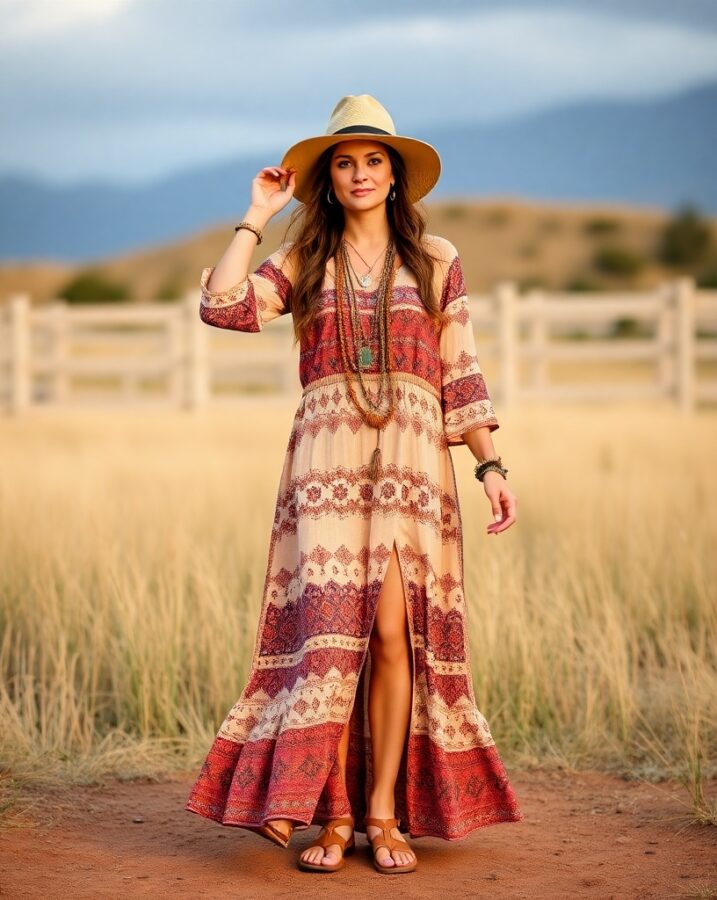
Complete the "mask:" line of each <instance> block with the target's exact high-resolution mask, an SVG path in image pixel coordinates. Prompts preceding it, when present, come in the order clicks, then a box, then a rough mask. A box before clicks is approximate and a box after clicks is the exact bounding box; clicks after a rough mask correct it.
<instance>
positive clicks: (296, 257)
mask: <svg viewBox="0 0 717 900" xmlns="http://www.w3.org/2000/svg"><path fill="white" fill-rule="evenodd" d="M381 143H382V146H383V147H385V148H386V150H387V151H388V155H389V158H390V160H391V166H392V169H393V176H394V178H393V180H394V187H395V191H396V198H395V200H388V201H387V202H386V214H387V216H388V224H389V228H390V231H391V234H392V236H393V240H394V243H395V245H396V250H397V252H398V253H399V254H400V256H401V259H402V260H403V263H404V264H405V265H406V267H407V268H408V269H410V271H411V272H412V273H413V275H414V277H415V279H416V283H417V285H418V293H419V296H420V297H421V300H422V302H423V305H424V307H425V309H426V312H427V313H428V315H429V316H430V318H431V319H432V320H433V322H434V327H437V328H438V327H439V326H440V325H442V324H443V321H444V318H445V315H444V313H442V312H441V309H440V298H439V297H438V295H437V291H436V287H435V280H434V272H435V269H434V261H435V260H436V259H437V258H438V257H435V256H433V255H432V254H431V253H430V252H429V249H428V247H427V244H426V242H424V241H423V235H424V232H425V230H426V219H425V216H424V215H423V213H422V212H421V211H420V210H419V209H418V208H417V207H416V206H414V205H413V204H412V203H411V202H409V200H408V198H407V195H406V167H405V164H404V162H403V157H402V156H401V155H400V153H398V151H396V150H394V148H393V147H390V146H388V145H387V144H383V142H381ZM333 149H334V147H333V146H331V147H327V148H326V150H324V151H323V153H322V154H321V156H320V157H319V159H318V161H317V163H316V165H315V166H314V170H313V175H312V178H311V182H310V199H309V200H308V202H307V203H304V204H301V205H300V206H298V207H297V208H296V209H295V210H294V212H293V213H292V215H291V218H290V220H289V225H288V226H287V232H289V231H290V230H291V229H292V228H293V227H294V225H297V228H298V231H297V235H296V237H295V238H294V239H293V246H292V247H291V250H290V252H289V257H290V258H291V262H292V269H293V271H294V273H295V276H294V278H293V289H292V292H291V313H292V318H293V323H294V340H295V342H299V341H301V340H302V338H305V337H307V336H308V333H309V329H310V327H311V322H312V320H313V318H314V315H315V313H316V311H317V309H318V300H319V293H320V291H321V288H322V286H323V281H324V273H325V269H326V263H327V262H328V260H329V259H331V258H332V257H333V256H334V254H335V253H336V252H337V250H338V249H339V244H340V241H341V236H342V234H343V231H344V212H343V206H342V205H341V204H340V203H337V202H336V201H334V203H333V204H331V203H329V202H328V200H327V197H326V194H327V191H328V188H329V187H330V186H331V176H330V167H331V158H332V154H333ZM297 223H298V224H297Z"/></svg>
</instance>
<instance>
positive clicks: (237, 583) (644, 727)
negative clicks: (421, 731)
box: [0, 399, 717, 820]
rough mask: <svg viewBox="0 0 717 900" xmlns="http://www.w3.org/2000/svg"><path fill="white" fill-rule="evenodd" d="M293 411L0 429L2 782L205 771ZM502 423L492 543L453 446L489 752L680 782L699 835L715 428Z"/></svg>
mask: <svg viewBox="0 0 717 900" xmlns="http://www.w3.org/2000/svg"><path fill="white" fill-rule="evenodd" d="M293 412H294V406H293V405H291V404H289V403H287V402H285V401H270V402H267V401H262V400H261V399H254V400H247V401H246V403H245V404H243V405H239V406H237V407H235V408H233V409H231V410H223V411H216V410H215V411H207V412H204V413H198V414H183V413H179V412H176V413H173V412H161V413H157V412H141V411H127V410H120V411H102V412H92V413H88V412H47V411H46V412H42V413H36V414H32V415H29V416H27V417H24V418H20V419H13V418H9V417H6V418H3V419H1V420H0V443H1V444H2V447H3V465H2V468H0V673H1V674H0V721H2V723H3V727H2V729H1V730H0V768H3V769H5V771H6V772H7V771H9V772H10V773H11V774H12V777H13V778H14V779H16V780H17V781H18V782H19V783H22V782H25V781H30V782H31V781H33V780H36V779H38V778H50V779H53V778H60V779H70V780H76V781H91V780H92V779H94V778H96V777H98V776H102V775H116V776H119V777H122V778H127V777H132V776H137V775H156V774H158V773H161V772H167V771H170V770H179V769H186V768H188V767H191V766H194V765H196V764H197V763H198V762H199V761H200V759H201V758H202V757H203V754H204V753H205V752H206V749H207V747H208V745H209V743H210V741H211V738H212V737H213V735H214V733H215V731H216V728H217V727H218V725H219V722H220V721H221V719H222V718H223V717H224V715H225V713H226V711H227V710H228V708H229V707H230V706H231V705H232V704H233V702H234V701H235V699H236V698H237V696H238V694H239V692H240V690H241V688H242V686H243V684H244V679H245V677H246V675H247V665H248V661H249V660H250V657H251V650H252V647H253V641H254V638H255V631H256V623H257V617H258V612H259V607H260V602H261V590H262V584H263V576H264V571H265V567H266V559H267V552H268V537H269V531H270V527H271V522H272V516H273V505H274V499H275V491H276V487H277V484H278V479H279V473H280V468H281V464H282V460H283V454H284V449H285V445H286V441H287V438H288V434H289V429H290V425H291V420H292V416H293ZM500 420H501V425H502V427H501V429H500V430H499V431H498V432H496V433H495V435H494V440H495V443H496V448H497V449H498V452H499V453H501V454H502V456H503V459H504V460H505V462H506V464H507V466H508V468H509V469H510V475H509V477H510V479H511V484H512V487H513V490H514V491H515V493H516V494H517V496H518V498H519V521H518V522H517V523H516V525H514V526H513V527H512V528H511V529H509V530H508V531H507V532H506V533H505V534H502V535H500V536H498V537H489V536H487V535H486V534H485V532H484V528H485V524H487V522H488V521H489V520H490V510H489V506H488V502H487V499H486V498H485V496H484V494H483V489H482V486H481V485H479V483H478V482H476V481H475V479H474V478H473V474H472V465H471V461H472V456H471V455H470V451H469V450H468V448H467V447H460V448H454V449H453V450H452V453H453V459H454V463H455V467H456V473H457V478H458V482H459V490H460V499H461V509H462V515H463V521H464V527H465V531H464V552H465V561H466V595H467V601H468V608H469V622H470V625H471V639H472V647H473V663H474V674H475V687H476V694H477V699H478V702H479V706H480V708H481V710H482V711H483V712H484V713H485V715H486V716H487V718H488V720H489V722H490V723H491V726H492V729H493V732H494V734H495V737H496V740H497V741H498V743H499V746H500V748H501V749H502V751H503V754H504V756H505V758H506V761H507V762H509V763H510V764H511V765H516V766H522V765H528V766H530V765H534V764H537V765H540V766H547V767H555V766H568V767H571V768H589V767H593V768H595V767H597V768H601V769H604V770H610V771H613V772H620V773H627V774H629V775H631V776H644V777H647V778H657V777H662V776H671V777H674V778H678V779H683V780H684V781H685V783H686V784H687V785H688V786H689V787H690V789H691V790H692V791H693V795H694V796H693V799H694V809H695V813H696V815H697V816H698V817H699V816H702V817H703V818H704V819H706V820H709V818H710V816H714V808H711V807H710V801H708V800H705V799H701V798H700V795H699V790H700V786H701V784H702V777H703V776H711V775H714V774H715V771H716V758H717V753H716V749H717V708H716V707H715V703H714V698H715V696H717V603H716V602H715V600H716V589H715V585H716V584H717V557H716V555H715V547H716V546H717V479H716V478H715V462H714V461H715V459H717V427H716V426H717V414H716V413H715V412H712V411H703V412H700V413H699V414H697V415H696V416H694V417H691V418H682V417H681V416H680V415H679V413H678V412H676V411H675V410H674V409H673V408H672V407H670V406H668V405H666V404H665V405H661V404H660V405H657V404H656V405H654V406H649V407H648V406H641V407H635V406H624V407H621V406H618V405H616V406H607V405H605V406H600V405H596V406H593V407H590V408H588V407H585V406H582V407H578V406H575V407H561V408H560V409H554V408H547V407H546V408H539V407H533V408H531V409H530V410H526V411H520V412H517V411H516V412H515V413H510V414H508V413H505V412H504V413H503V414H502V415H500ZM710 810H711V811H710Z"/></svg>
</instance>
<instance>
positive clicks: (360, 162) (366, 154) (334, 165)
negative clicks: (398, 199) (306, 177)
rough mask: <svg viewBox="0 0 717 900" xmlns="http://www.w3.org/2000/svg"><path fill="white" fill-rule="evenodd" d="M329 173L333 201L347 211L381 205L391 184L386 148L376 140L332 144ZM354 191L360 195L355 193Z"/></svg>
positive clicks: (391, 178)
mask: <svg viewBox="0 0 717 900" xmlns="http://www.w3.org/2000/svg"><path fill="white" fill-rule="evenodd" d="M330 172H331V183H332V184H333V188H334V193H335V194H336V200H337V201H338V202H339V203H341V204H342V206H345V207H347V208H348V209H355V210H365V209H372V208H373V207H374V206H378V205H379V204H381V203H385V202H386V197H387V196H388V193H389V191H390V190H391V184H392V183H393V170H392V168H391V160H390V159H389V156H388V151H387V149H386V145H385V144H381V143H379V142H378V141H371V140H358V139H357V140H355V141H341V143H339V144H336V145H335V146H334V148H333V154H332V156H331V167H330ZM357 190H360V191H361V193H355V191H357Z"/></svg>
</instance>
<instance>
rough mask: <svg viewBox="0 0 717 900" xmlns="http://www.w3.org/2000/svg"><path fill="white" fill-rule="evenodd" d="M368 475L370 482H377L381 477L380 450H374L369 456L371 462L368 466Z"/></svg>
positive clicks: (377, 448)
mask: <svg viewBox="0 0 717 900" xmlns="http://www.w3.org/2000/svg"><path fill="white" fill-rule="evenodd" d="M368 474H369V478H370V479H371V481H377V480H378V479H379V478H380V476H381V448H380V447H376V449H375V450H374V451H373V453H372V454H371V462H370V463H369V464H368Z"/></svg>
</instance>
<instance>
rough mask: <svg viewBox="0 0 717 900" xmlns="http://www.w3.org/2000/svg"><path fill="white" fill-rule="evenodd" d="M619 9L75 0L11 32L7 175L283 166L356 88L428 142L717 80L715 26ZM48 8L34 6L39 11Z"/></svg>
mask: <svg viewBox="0 0 717 900" xmlns="http://www.w3.org/2000/svg"><path fill="white" fill-rule="evenodd" d="M26 2H27V0H26ZM610 4H611V0H604V2H603V3H602V4H601V6H600V9H599V11H596V10H595V9H594V7H590V8H588V7H586V6H585V5H584V4H583V3H582V2H580V0H576V2H575V3H571V5H570V8H566V6H565V4H561V3H553V4H551V5H550V6H549V7H546V6H542V7H541V6H539V4H538V3H537V2H530V3H525V2H524V3H523V4H521V5H516V4H515V3H509V2H507V0H506V2H505V3H502V4H500V5H496V4H495V3H482V4H467V3H465V2H462V0H446V2H445V3H443V4H442V6H441V12H440V15H438V14H436V13H435V12H433V10H435V5H434V4H431V6H430V7H429V6H428V4H427V3H425V2H423V0H416V2H412V3H411V4H410V6H409V4H407V3H406V4H404V3H401V2H399V3H391V4H386V3H385V2H383V3H381V4H378V3H377V0H365V3H363V4H361V5H360V6H359V5H355V4H346V5H345V6H344V5H339V4H336V3H334V4H324V3H323V2H316V3H313V4H304V5H303V6H302V7H299V6H298V5H297V4H295V3H294V4H289V3H284V0H278V2H276V0H275V2H272V3H266V4H259V3H256V2H252V3H247V2H231V3H229V2H227V0H205V2H204V3H202V4H197V3H188V2H186V0H175V2H174V3H172V4H170V3H168V2H166V0H153V2H144V0H141V2H140V0H106V2H105V3H96V2H93V4H92V6H93V10H94V11H91V10H89V6H90V4H89V0H88V2H84V0H72V2H70V3H69V4H68V8H69V9H70V10H71V12H68V13H66V14H63V15H64V16H65V17H64V19H62V24H61V25H60V24H58V23H59V21H60V19H59V18H58V20H57V22H56V24H55V26H53V29H51V30H48V29H47V28H45V29H44V30H43V29H42V28H35V30H32V29H29V28H28V27H27V26H25V30H24V31H22V32H18V31H17V30H16V32H15V34H16V37H15V38H14V39H13V40H12V41H11V42H10V43H7V38H5V39H4V40H5V46H4V47H3V48H2V53H1V54H0V110H2V115H3V117H4V118H5V119H6V120H7V121H6V122H5V123H4V126H3V132H4V135H6V136H7V137H6V139H5V140H4V141H3V143H2V145H0V169H6V170H7V169H16V170H22V171H33V172H40V173H43V174H45V175H47V176H49V177H51V178H54V179H56V180H59V181H67V180H75V179H80V178H83V177H85V176H88V175H93V176H100V175H103V174H104V175H107V176H108V177H112V178H120V179H129V180H131V179H137V178H140V179H141V178H148V177H153V176H155V175H157V174H160V173H162V172H169V171H172V170H174V169H177V168H179V167H182V166H185V165H190V164H193V163H201V162H203V161H205V160H210V159H218V158H223V157H230V156H236V155H248V154H249V153H254V152H256V151H263V152H266V153H267V154H268V155H269V156H268V158H269V157H270V158H272V159H274V158H276V155H277V153H278V152H279V151H280V150H281V148H282V147H284V148H285V147H287V146H288V145H289V144H290V143H292V142H293V141H295V140H298V139H299V138H300V137H304V136H305V135H306V134H307V133H312V132H322V131H323V130H324V128H325V127H326V122H327V120H328V117H329V114H330V112H331V109H332V108H333V106H334V104H335V103H336V101H337V100H338V99H339V97H341V96H342V95H343V94H357V93H364V92H366V93H371V94H374V95H375V96H377V97H378V98H379V99H380V100H381V101H382V102H383V103H384V104H385V105H386V106H387V108H388V109H389V111H390V112H391V113H392V115H393V117H394V120H395V122H396V126H397V128H398V129H399V131H400V130H401V129H404V130H406V131H409V130H410V131H411V132H412V133H415V134H417V135H418V136H420V134H421V132H422V131H424V132H425V131H428V130H430V129H431V128H432V127H434V126H435V125H437V124H440V123H441V122H445V121H449V120H450V121H460V120H464V121H477V120H487V119H496V118H505V117H509V116H512V115H516V114H519V113H523V112H528V111H531V110H538V109H541V108H545V107H547V106H551V105H555V104H558V103H563V102H568V101H572V100H576V99H580V98H583V97H638V96H651V95H653V96H654V95H659V94H661V93H669V92H673V91H675V90H677V89H680V88H684V87H688V86H691V85H693V84H696V83H700V82H704V81H707V80H712V79H714V78H717V33H715V32H714V31H711V30H709V29H708V30H695V29H694V28H691V27H687V26H685V25H680V24H675V23H673V22H669V21H667V20H666V19H665V18H663V19H661V20H660V19H655V20H654V21H652V20H651V21H645V20H640V19H638V18H636V17H626V16H624V15H616V14H615V15H614V14H607V13H606V12H604V8H605V7H606V6H608V5H610ZM624 5H625V6H627V7H629V6H630V4H629V3H628V4H624ZM653 5H654V4H653ZM44 6H45V3H44V2H40V0H29V7H28V8H34V9H35V13H33V15H36V13H37V9H39V8H40V7H43V8H44ZM476 6H477V7H478V10H477V11H476ZM632 6H633V9H634V4H633V5H632ZM63 9H64V5H63ZM685 9H687V10H690V9H691V10H692V13H693V14H696V13H697V11H698V10H697V6H696V5H695V4H693V3H690V2H688V0H686V5H685ZM98 10H99V11H98ZM404 10H405V12H404ZM100 11H101V12H100ZM357 11H358V14H357ZM302 12H303V17H302V15H301V13H302ZM323 12H325V13H326V14H325V15H322V13H323ZM27 21H30V20H29V19H27V20H26V22H27ZM18 34H22V37H18V36H17V35H18ZM28 57H30V58H31V59H32V65H28Z"/></svg>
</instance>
